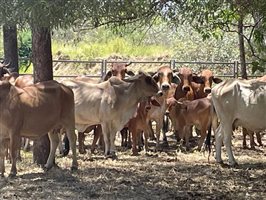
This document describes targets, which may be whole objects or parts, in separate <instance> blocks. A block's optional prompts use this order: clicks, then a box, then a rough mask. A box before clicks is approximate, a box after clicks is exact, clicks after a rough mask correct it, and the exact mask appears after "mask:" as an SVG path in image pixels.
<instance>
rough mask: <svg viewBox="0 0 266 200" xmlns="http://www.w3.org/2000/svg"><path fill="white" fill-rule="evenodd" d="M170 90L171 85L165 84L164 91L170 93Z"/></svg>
mask: <svg viewBox="0 0 266 200" xmlns="http://www.w3.org/2000/svg"><path fill="white" fill-rule="evenodd" d="M169 89H170V85H169V84H163V85H162V90H163V91H168V90H169Z"/></svg>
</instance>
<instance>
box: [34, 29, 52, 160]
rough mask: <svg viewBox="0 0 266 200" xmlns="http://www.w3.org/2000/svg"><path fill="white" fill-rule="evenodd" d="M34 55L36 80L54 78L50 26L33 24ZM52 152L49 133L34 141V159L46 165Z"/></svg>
mask: <svg viewBox="0 0 266 200" xmlns="http://www.w3.org/2000/svg"><path fill="white" fill-rule="evenodd" d="M32 55H33V66H34V82H35V83H37V82H41V81H48V80H52V79H53V61H52V50H51V34H50V28H48V27H38V26H35V25H33V26H32ZM49 152H50V141H49V138H48V135H45V136H42V137H41V138H39V139H37V140H35V141H34V145H33V160H34V161H35V162H36V163H37V164H40V165H44V164H45V163H46V161H47V159H48V156H49Z"/></svg>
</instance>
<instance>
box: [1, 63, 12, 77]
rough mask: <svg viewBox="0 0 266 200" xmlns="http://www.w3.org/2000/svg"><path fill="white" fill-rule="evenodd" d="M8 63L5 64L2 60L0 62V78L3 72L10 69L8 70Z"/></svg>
mask: <svg viewBox="0 0 266 200" xmlns="http://www.w3.org/2000/svg"><path fill="white" fill-rule="evenodd" d="M8 66H9V64H5V63H3V62H1V63H0V78H2V77H4V75H5V74H10V71H9V70H8V68H7V67H8Z"/></svg>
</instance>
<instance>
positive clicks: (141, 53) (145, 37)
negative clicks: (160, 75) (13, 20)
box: [52, 24, 238, 62]
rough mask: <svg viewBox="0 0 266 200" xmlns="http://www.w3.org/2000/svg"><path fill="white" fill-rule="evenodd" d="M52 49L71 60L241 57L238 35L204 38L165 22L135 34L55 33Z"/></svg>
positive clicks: (212, 59)
mask: <svg viewBox="0 0 266 200" xmlns="http://www.w3.org/2000/svg"><path fill="white" fill-rule="evenodd" d="M52 48H53V49H52V52H53V54H54V57H55V55H56V54H58V52H60V55H63V56H66V57H68V58H70V59H83V60H95V59H102V58H108V57H109V56H110V55H114V54H115V55H120V56H121V57H125V58H131V59H134V58H139V59H141V58H145V59H147V60H149V59H156V58H158V57H167V58H168V59H177V60H180V61H224V62H227V61H232V60H237V59H238V48H237V38H236V37H235V35H233V34H229V33H228V34H226V35H225V36H224V37H223V38H221V39H215V38H211V39H208V40H205V41H204V40H203V39H202V37H201V35H200V34H198V33H197V32H195V31H193V29H192V28H191V27H189V26H182V27H179V28H178V29H175V30H172V29H171V28H170V27H168V26H167V25H166V24H161V25H160V26H155V27H152V28H151V29H149V30H142V31H134V32H132V33H126V32H123V31H121V32H119V33H117V32H116V33H114V32H112V31H111V30H110V29H105V28H99V29H97V30H91V31H86V32H85V31H83V32H81V33H79V34H77V33H76V32H73V31H69V30H68V31H67V32H64V31H62V30H58V31H55V32H54V35H53V43H52Z"/></svg>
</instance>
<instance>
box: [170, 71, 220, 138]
mask: <svg viewBox="0 0 266 200" xmlns="http://www.w3.org/2000/svg"><path fill="white" fill-rule="evenodd" d="M178 76H179V77H180V79H181V84H179V85H178V86H177V89H176V91H175V95H174V97H175V99H176V100H179V99H182V98H185V99H187V100H190V101H192V100H196V99H201V98H206V97H207V95H208V94H209V93H210V92H211V87H212V83H213V82H214V83H220V82H221V81H222V80H221V79H219V78H217V77H214V75H213V73H212V71H211V70H209V69H204V70H202V71H201V73H200V74H199V75H195V74H193V73H192V71H191V69H190V68H186V67H183V68H180V69H179V72H178ZM195 112H197V110H195ZM172 116H175V117H176V119H171V117H172ZM169 117H170V119H171V121H172V123H173V126H174V127H177V125H176V124H175V123H179V124H181V122H178V121H183V119H182V116H181V118H180V119H179V116H176V114H175V113H169ZM197 117H198V118H200V116H197ZM177 130H178V129H176V131H175V135H176V138H177V139H178V140H179V139H180V137H179V136H180V135H182V134H180V133H178V132H177ZM186 130H187V131H188V133H186V134H188V135H190V136H191V134H192V126H191V127H190V129H188V128H187V129H186ZM197 130H198V129H197V128H196V132H197V133H199V135H201V139H200V143H201V140H202V139H203V138H202V137H203V136H202V132H201V133H200V131H197ZM203 132H204V131H203Z"/></svg>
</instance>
